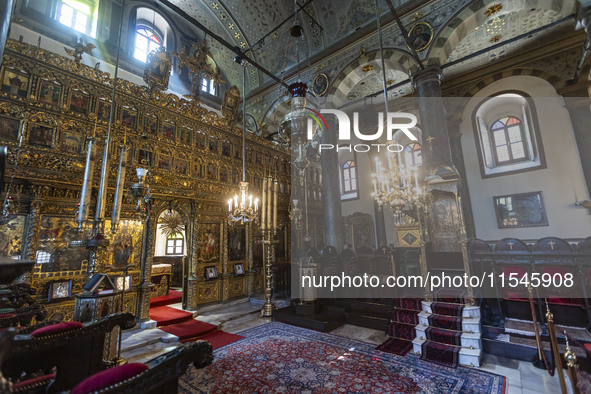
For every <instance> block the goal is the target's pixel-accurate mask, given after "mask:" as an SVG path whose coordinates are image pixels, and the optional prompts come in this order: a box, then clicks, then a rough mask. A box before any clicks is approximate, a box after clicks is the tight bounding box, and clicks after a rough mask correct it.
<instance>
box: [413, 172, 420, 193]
mask: <svg viewBox="0 0 591 394" xmlns="http://www.w3.org/2000/svg"><path fill="white" fill-rule="evenodd" d="M414 173H415V188H416V189H417V191H418V190H419V170H416V171H415V172H414Z"/></svg>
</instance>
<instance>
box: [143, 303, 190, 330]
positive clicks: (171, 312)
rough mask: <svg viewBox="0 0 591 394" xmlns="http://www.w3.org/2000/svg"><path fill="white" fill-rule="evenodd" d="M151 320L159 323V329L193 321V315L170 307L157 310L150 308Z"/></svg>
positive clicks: (161, 307)
mask: <svg viewBox="0 0 591 394" xmlns="http://www.w3.org/2000/svg"><path fill="white" fill-rule="evenodd" d="M150 319H152V320H154V321H155V322H157V324H156V325H157V326H158V327H160V326H170V325H171V324H177V323H182V322H184V321H188V320H191V319H193V314H192V313H191V312H185V311H181V310H180V309H176V308H171V307H169V306H157V307H156V308H150Z"/></svg>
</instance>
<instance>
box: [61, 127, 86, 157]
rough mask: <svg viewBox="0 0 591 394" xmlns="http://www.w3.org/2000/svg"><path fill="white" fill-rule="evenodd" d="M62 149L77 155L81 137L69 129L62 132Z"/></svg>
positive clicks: (80, 145)
mask: <svg viewBox="0 0 591 394" xmlns="http://www.w3.org/2000/svg"><path fill="white" fill-rule="evenodd" d="M61 145H62V151H64V152H66V153H71V154H74V155H77V154H79V153H80V149H81V148H82V137H81V136H80V135H78V134H76V133H72V132H70V131H64V132H63V133H62V144H61Z"/></svg>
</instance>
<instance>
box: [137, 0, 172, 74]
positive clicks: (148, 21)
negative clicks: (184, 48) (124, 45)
mask: <svg viewBox="0 0 591 394" xmlns="http://www.w3.org/2000/svg"><path fill="white" fill-rule="evenodd" d="M171 42H174V39H173V32H172V29H171V28H170V25H169V23H168V22H167V20H166V19H164V17H163V16H162V15H160V14H159V13H158V12H156V11H155V10H154V9H152V8H148V7H138V8H137V10H136V13H135V35H134V36H133V41H132V42H131V45H132V47H133V57H134V58H136V59H137V60H139V61H141V62H144V63H145V62H146V60H147V59H148V55H149V54H150V52H152V51H153V50H154V49H158V48H160V47H167V46H168V44H169V43H171ZM169 49H171V50H174V48H169Z"/></svg>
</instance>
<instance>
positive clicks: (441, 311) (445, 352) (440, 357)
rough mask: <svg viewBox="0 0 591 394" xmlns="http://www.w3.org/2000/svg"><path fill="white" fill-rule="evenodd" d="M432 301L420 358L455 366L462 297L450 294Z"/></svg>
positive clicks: (458, 344)
mask: <svg viewBox="0 0 591 394" xmlns="http://www.w3.org/2000/svg"><path fill="white" fill-rule="evenodd" d="M438 300H439V301H442V300H443V301H445V302H432V303H431V311H432V312H433V313H434V314H433V315H430V316H429V318H428V319H429V326H430V327H428V328H427V329H426V330H425V335H426V336H427V338H426V341H425V342H423V345H422V349H421V359H423V360H426V361H431V362H434V363H436V364H439V365H445V366H447V367H452V368H455V367H457V366H458V362H459V359H460V350H461V345H462V312H463V310H464V305H463V299H461V298H459V297H457V296H456V295H452V296H451V297H449V296H448V297H445V298H439V299H438Z"/></svg>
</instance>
